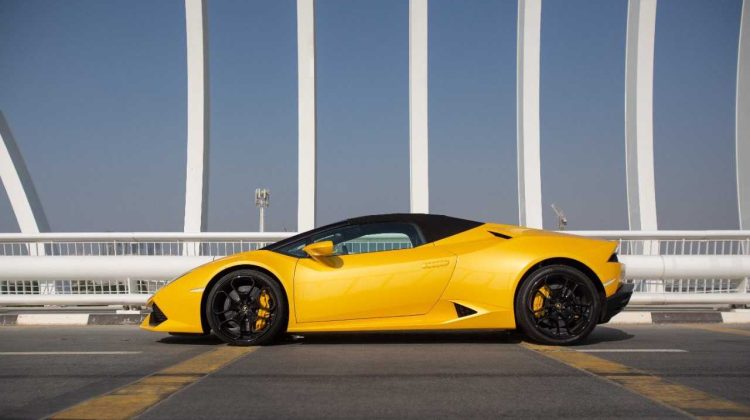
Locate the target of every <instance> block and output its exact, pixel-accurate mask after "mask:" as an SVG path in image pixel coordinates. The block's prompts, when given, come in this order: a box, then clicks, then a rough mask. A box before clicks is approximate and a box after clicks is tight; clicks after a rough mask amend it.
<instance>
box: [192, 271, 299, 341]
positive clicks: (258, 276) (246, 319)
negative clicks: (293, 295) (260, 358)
mask: <svg viewBox="0 0 750 420" xmlns="http://www.w3.org/2000/svg"><path fill="white" fill-rule="evenodd" d="M206 318H207V319H208V324H209V326H210V327H211V330H212V331H213V333H214V334H215V335H216V336H217V337H219V338H220V339H222V340H223V341H225V342H227V343H229V344H234V345H243V346H250V345H261V344H266V343H269V342H271V341H273V340H274V339H275V338H276V337H278V336H279V334H281V333H282V332H284V330H285V328H286V319H287V303H286V299H285V298H284V294H283V290H282V288H281V285H280V284H279V283H278V282H277V281H276V280H275V279H274V278H272V277H271V276H269V275H268V274H266V273H263V272H260V271H257V270H252V269H243V270H237V271H233V272H231V273H228V274H226V275H224V276H223V277H222V278H221V279H219V281H217V282H216V284H214V286H213V288H212V289H211V291H210V292H209V295H208V299H207V301H206Z"/></svg>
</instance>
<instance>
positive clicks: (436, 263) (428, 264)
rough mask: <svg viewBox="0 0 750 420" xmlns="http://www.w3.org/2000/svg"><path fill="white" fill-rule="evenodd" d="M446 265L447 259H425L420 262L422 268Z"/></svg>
mask: <svg viewBox="0 0 750 420" xmlns="http://www.w3.org/2000/svg"><path fill="white" fill-rule="evenodd" d="M446 265H448V260H436V261H427V262H426V263H424V264H422V268H438V267H445V266H446Z"/></svg>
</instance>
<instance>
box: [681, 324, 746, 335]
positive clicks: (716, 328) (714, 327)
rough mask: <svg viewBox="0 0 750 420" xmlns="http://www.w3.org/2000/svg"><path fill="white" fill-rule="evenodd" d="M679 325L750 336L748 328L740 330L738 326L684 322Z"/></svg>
mask: <svg viewBox="0 0 750 420" xmlns="http://www.w3.org/2000/svg"><path fill="white" fill-rule="evenodd" d="M681 327H682V328H690V329H696V330H706V331H712V332H720V333H725V334H734V335H744V336H745V337H750V330H742V329H739V328H729V327H722V326H721V325H711V324H684V325H681Z"/></svg>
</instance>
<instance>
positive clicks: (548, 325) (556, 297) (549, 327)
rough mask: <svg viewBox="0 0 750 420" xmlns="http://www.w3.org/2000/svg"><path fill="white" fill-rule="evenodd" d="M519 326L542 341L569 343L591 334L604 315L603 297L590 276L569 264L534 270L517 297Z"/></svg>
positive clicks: (527, 333)
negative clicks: (602, 310)
mask: <svg viewBox="0 0 750 420" xmlns="http://www.w3.org/2000/svg"><path fill="white" fill-rule="evenodd" d="M514 306H515V316H516V324H517V326H518V328H519V329H520V330H521V331H522V332H523V333H524V334H526V336H527V337H528V338H529V339H531V340H532V341H535V342H537V343H541V344H548V345H569V344H575V343H578V342H580V341H581V340H583V339H585V338H586V337H588V335H589V334H591V331H593V330H594V327H596V324H597V323H598V322H597V321H598V320H599V317H600V314H601V306H602V304H601V298H600V295H599V291H598V290H597V289H596V286H594V283H593V281H592V279H591V278H589V277H588V276H587V275H586V274H584V273H582V272H581V271H580V270H577V269H575V268H573V267H570V266H567V265H550V266H546V267H541V268H539V269H537V270H536V271H534V272H532V273H531V274H530V275H529V276H528V277H527V278H526V279H525V280H524V282H523V283H522V284H521V286H520V289H519V290H518V293H517V294H516V299H515V305H514Z"/></svg>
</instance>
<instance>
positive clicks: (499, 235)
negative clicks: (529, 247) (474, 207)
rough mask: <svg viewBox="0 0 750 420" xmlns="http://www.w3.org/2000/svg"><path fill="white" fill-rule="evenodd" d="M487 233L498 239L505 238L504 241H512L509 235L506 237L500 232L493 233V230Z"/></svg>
mask: <svg viewBox="0 0 750 420" xmlns="http://www.w3.org/2000/svg"><path fill="white" fill-rule="evenodd" d="M487 232H489V233H491V234H493V235H495V236H497V237H498V238H503V239H510V236H508V235H504V234H502V233H498V232H493V231H491V230H488V231H487Z"/></svg>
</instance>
